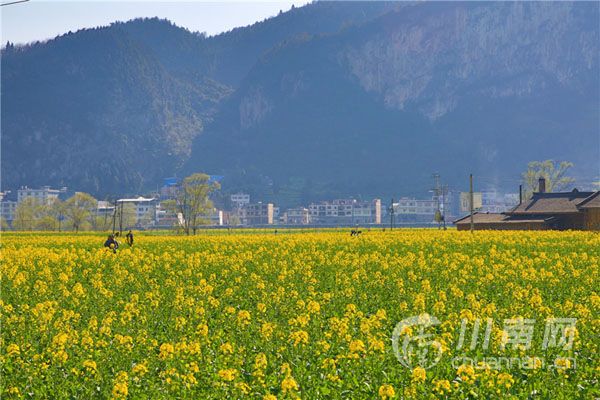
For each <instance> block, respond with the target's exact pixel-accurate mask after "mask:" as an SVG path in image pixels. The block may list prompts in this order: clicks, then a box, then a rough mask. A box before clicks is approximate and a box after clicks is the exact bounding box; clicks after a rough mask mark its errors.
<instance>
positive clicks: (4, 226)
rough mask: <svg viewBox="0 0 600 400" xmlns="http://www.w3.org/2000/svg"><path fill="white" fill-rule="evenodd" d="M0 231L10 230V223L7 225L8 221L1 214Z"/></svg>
mask: <svg viewBox="0 0 600 400" xmlns="http://www.w3.org/2000/svg"><path fill="white" fill-rule="evenodd" d="M0 231H2V232H6V231H10V225H8V222H7V221H6V220H5V219H4V217H2V216H0Z"/></svg>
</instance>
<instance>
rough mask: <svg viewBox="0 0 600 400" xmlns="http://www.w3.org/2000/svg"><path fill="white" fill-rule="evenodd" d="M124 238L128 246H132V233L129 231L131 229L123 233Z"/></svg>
mask: <svg viewBox="0 0 600 400" xmlns="http://www.w3.org/2000/svg"><path fill="white" fill-rule="evenodd" d="M125 239H126V240H127V244H128V245H129V247H131V246H133V233H131V231H129V233H128V234H127V235H125Z"/></svg>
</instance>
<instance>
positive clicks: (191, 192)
mask: <svg viewBox="0 0 600 400" xmlns="http://www.w3.org/2000/svg"><path fill="white" fill-rule="evenodd" d="M220 187H221V186H220V185H219V184H218V183H217V182H214V181H211V179H210V176H208V175H206V174H193V175H192V176H189V177H187V178H185V179H184V180H183V183H182V184H181V186H180V187H179V188H178V190H177V195H176V196H175V199H174V200H169V201H165V202H163V205H164V206H165V207H166V208H167V210H169V211H170V212H172V213H173V214H175V215H179V214H180V215H181V216H182V220H181V221H180V223H179V225H180V228H181V229H182V230H183V231H184V232H185V234H186V235H189V234H190V232H192V233H193V234H194V235H195V234H196V230H197V229H198V228H199V227H200V226H202V225H205V224H206V223H207V221H206V219H205V218H203V217H204V216H207V215H210V214H211V213H212V212H213V209H214V206H213V203H212V201H210V199H209V196H210V194H211V193H212V192H214V191H215V190H217V189H219V188H220Z"/></svg>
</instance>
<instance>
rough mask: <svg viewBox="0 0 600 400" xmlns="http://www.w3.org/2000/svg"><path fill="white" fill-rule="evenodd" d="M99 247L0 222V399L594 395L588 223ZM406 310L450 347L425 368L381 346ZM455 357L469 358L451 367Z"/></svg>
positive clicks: (599, 328) (596, 307)
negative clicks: (552, 324) (568, 342)
mask: <svg viewBox="0 0 600 400" xmlns="http://www.w3.org/2000/svg"><path fill="white" fill-rule="evenodd" d="M102 242H103V237H102V236H100V235H94V234H85V235H73V234H68V235H67V234H59V233H55V234H43V235H42V234H37V235H36V234H21V233H4V234H3V236H2V250H1V257H2V259H1V262H2V268H1V270H0V273H1V281H0V284H1V294H2V298H1V300H0V309H1V321H0V322H1V326H2V329H1V332H0V349H1V354H0V365H1V368H2V370H1V376H2V385H1V393H0V396H1V397H3V398H4V397H6V398H18V397H19V396H26V395H27V394H28V393H33V394H34V397H36V398H53V399H61V398H72V397H73V396H75V397H80V398H107V399H108V398H114V399H124V398H164V399H172V398H242V397H244V396H247V397H248V398H257V399H267V400H275V399H285V398H306V399H312V398H332V399H342V398H357V399H359V398H381V399H393V398H403V399H422V398H511V399H527V398H530V397H535V398H538V397H539V398H563V399H567V398H596V397H600V386H599V384H598V376H599V375H600V367H598V365H600V356H599V354H600V348H599V347H600V237H599V236H598V235H597V234H594V233H590V232H484V231H481V232H475V234H474V235H471V234H470V233H469V232H456V231H446V232H443V231H437V230H398V231H393V232H390V231H386V232H382V231H380V230H374V229H371V230H370V231H369V230H367V229H365V230H363V234H362V235H361V236H360V237H351V236H350V235H348V234H347V232H336V231H328V230H325V231H323V230H322V231H321V232H318V233H317V232H302V233H297V234H285V235H284V234H279V235H273V234H269V233H268V232H267V231H265V232H259V233H257V232H253V233H244V234H231V235H230V234H213V235H199V236H196V237H177V236H153V235H143V234H140V235H138V239H137V240H136V244H135V246H133V247H131V248H129V247H128V248H124V249H119V252H118V253H116V254H114V253H112V252H106V251H104V250H103V249H102V247H101V245H102ZM414 315H421V319H420V320H419V322H420V323H422V324H426V323H428V322H431V321H432V318H433V317H435V318H437V319H438V320H439V321H440V324H438V325H436V326H435V327H433V326H432V327H430V328H428V331H427V333H428V334H430V335H432V337H431V338H430V339H435V340H437V341H438V342H439V343H440V344H441V346H442V349H443V356H442V358H441V360H440V361H439V363H438V364H437V365H435V366H432V367H431V368H428V369H427V370H425V369H424V367H425V366H424V365H423V366H417V365H420V364H418V363H416V362H413V364H412V365H411V367H410V368H406V367H405V366H404V365H402V364H401V363H400V362H399V361H398V359H397V358H396V356H395V354H394V351H393V349H392V345H391V340H390V339H391V336H392V332H393V331H394V327H395V326H396V324H397V323H398V322H399V321H401V320H403V319H405V318H407V317H410V316H414ZM552 318H576V320H577V323H576V326H575V327H567V328H566V329H565V330H563V331H555V332H554V333H555V334H561V333H562V334H565V335H566V336H568V337H572V338H573V346H572V348H563V347H560V346H558V345H556V346H549V347H548V348H547V349H544V350H542V342H543V340H544V329H545V326H546V325H545V322H546V321H547V320H550V319H552ZM488 319H489V320H491V321H492V322H493V324H492V325H491V326H490V328H489V348H488V349H487V350H484V349H483V348H482V343H483V339H484V334H485V332H486V329H487V325H486V323H487V322H486V321H488ZM509 319H511V320H515V321H517V322H520V323H524V321H527V320H531V319H535V320H536V323H535V331H534V332H533V336H532V343H531V345H530V346H524V345H516V344H515V345H512V344H511V343H510V338H511V336H510V335H507V334H506V332H504V331H503V322H504V321H505V320H509ZM463 323H464V328H465V329H466V336H465V338H464V341H463V342H462V344H461V346H459V345H458V337H459V334H460V333H461V326H462V324H463ZM479 323H480V325H478V324H479ZM476 326H477V329H478V332H479V333H478V335H479V336H478V337H475V338H474V339H473V337H472V334H473V332H475V330H476ZM410 333H411V334H412V335H417V334H418V333H419V330H418V328H414V329H412V330H411V331H410ZM550 336H552V335H550ZM553 340H554V342H552V343H554V344H561V345H562V344H564V343H563V342H561V341H560V338H553ZM507 342H508V343H507ZM471 343H474V344H475V348H473V349H471ZM421 344H423V343H421ZM401 345H402V343H401ZM504 345H505V346H504ZM459 347H460V348H459ZM411 349H412V350H411V351H412V352H413V353H414V354H411V355H412V356H413V357H414V358H413V361H418V360H419V356H423V357H427V356H431V354H432V353H431V352H430V353H429V355H427V354H425V353H424V352H423V349H422V348H420V347H419V346H418V343H414V346H413V347H411ZM463 356H467V357H471V358H472V359H473V360H474V362H473V363H459V364H456V363H453V362H452V361H453V360H454V359H455V358H456V357H463ZM484 356H495V357H506V358H507V359H508V360H511V359H514V358H520V359H527V360H529V361H528V363H529V365H531V366H532V367H531V368H522V367H515V366H511V365H508V366H506V365H503V366H502V367H501V368H500V369H495V368H494V367H493V365H492V363H491V362H490V360H487V359H485V358H482V357H484ZM538 356H540V357H541V356H543V357H544V360H540V359H537V358H536V357H538ZM557 357H558V358H559V359H558V361H557V362H556V365H555V366H554V367H553V368H548V365H549V364H553V362H554V359H555V358H557ZM425 361H426V360H425Z"/></svg>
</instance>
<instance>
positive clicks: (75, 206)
mask: <svg viewBox="0 0 600 400" xmlns="http://www.w3.org/2000/svg"><path fill="white" fill-rule="evenodd" d="M219 187H220V186H219V184H218V183H217V182H214V181H212V180H211V179H210V177H209V176H208V175H205V174H194V175H192V176H190V177H188V178H185V179H184V180H183V182H182V183H181V186H180V187H179V190H178V191H177V194H176V196H175V197H174V199H172V200H167V201H165V202H163V203H162V206H163V207H164V208H165V209H166V210H167V212H168V213H170V214H171V215H174V216H178V218H177V221H178V222H177V223H176V226H175V227H176V228H178V229H180V230H181V231H182V232H184V233H185V234H187V235H189V234H190V233H193V234H196V231H197V230H198V229H199V228H200V227H201V226H202V225H206V224H207V223H208V221H207V220H206V219H205V218H203V217H204V216H207V215H210V214H211V213H212V211H213V209H214V206H213V203H212V202H211V201H210V199H209V196H210V195H211V193H213V192H214V191H215V190H216V189H218V188H219ZM114 216H116V221H115V218H114ZM147 218H149V219H150V218H151V216H150V215H149V214H147ZM1 222H2V230H8V229H10V228H11V227H9V226H8V224H7V223H6V221H4V220H2V221H1ZM115 222H116V223H115ZM137 222H138V220H137V212H136V210H135V207H134V206H133V205H132V204H128V203H125V204H119V206H118V207H117V210H116V213H114V214H113V213H110V212H109V213H106V212H103V213H99V212H98V202H97V201H96V199H94V198H93V197H92V196H90V195H88V194H85V193H77V194H75V195H74V196H73V197H71V198H69V199H68V200H66V201H64V202H63V201H61V200H59V199H54V200H52V201H51V202H42V201H40V199H37V198H33V197H29V198H27V199H25V200H23V201H22V202H20V203H19V205H18V207H17V209H16V211H15V218H14V220H13V221H12V229H13V230H17V231H74V232H79V231H88V230H95V231H109V230H113V229H114V228H116V229H120V228H123V229H129V228H131V227H133V226H134V225H136V223H137ZM141 222H142V224H149V222H150V221H141Z"/></svg>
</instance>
